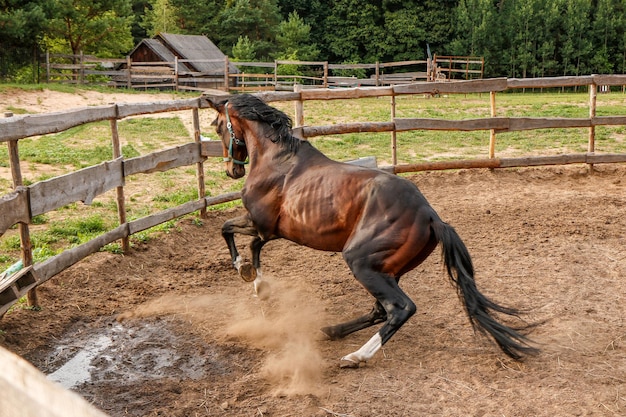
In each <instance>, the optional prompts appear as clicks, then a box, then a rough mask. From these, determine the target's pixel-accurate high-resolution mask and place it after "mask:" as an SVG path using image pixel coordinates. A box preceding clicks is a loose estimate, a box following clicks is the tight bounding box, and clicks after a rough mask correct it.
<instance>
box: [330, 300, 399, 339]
mask: <svg viewBox="0 0 626 417" xmlns="http://www.w3.org/2000/svg"><path fill="white" fill-rule="evenodd" d="M385 321H387V312H386V311H385V309H384V308H383V306H382V305H381V304H380V302H379V301H378V300H377V301H376V304H374V307H373V308H372V311H370V312H369V313H368V314H366V315H364V316H362V317H359V318H356V319H354V320H350V321H347V322H345V323H341V324H337V325H335V326H328V327H324V328H322V331H323V332H324V333H325V334H326V335H327V336H328V337H329V338H330V339H331V340H337V339H341V338H344V337H346V336H347V335H349V334H351V333H354V332H357V331H359V330H363V329H366V328H368V327H371V326H373V325H375V324H378V323H383V322H385Z"/></svg>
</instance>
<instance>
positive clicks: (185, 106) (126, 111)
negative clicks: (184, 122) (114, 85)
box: [117, 98, 200, 118]
mask: <svg viewBox="0 0 626 417" xmlns="http://www.w3.org/2000/svg"><path fill="white" fill-rule="evenodd" d="M199 107H200V99H199V98H191V99H187V100H164V101H155V102H152V103H123V104H122V103H120V104H117V111H118V113H117V114H118V117H119V118H123V117H128V116H136V115H139V114H151V113H162V112H168V111H179V110H191V109H195V108H199Z"/></svg>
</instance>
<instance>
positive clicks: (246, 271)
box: [239, 263, 256, 282]
mask: <svg viewBox="0 0 626 417" xmlns="http://www.w3.org/2000/svg"><path fill="white" fill-rule="evenodd" d="M239 275H241V278H243V280H244V281H246V282H252V281H254V280H255V279H256V268H255V267H254V266H252V264H249V263H245V264H243V265H241V267H240V268H239Z"/></svg>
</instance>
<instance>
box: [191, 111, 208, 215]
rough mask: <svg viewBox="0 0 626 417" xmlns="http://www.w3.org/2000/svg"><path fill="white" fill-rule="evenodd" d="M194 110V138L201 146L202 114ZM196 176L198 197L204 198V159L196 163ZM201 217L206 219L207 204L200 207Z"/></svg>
mask: <svg viewBox="0 0 626 417" xmlns="http://www.w3.org/2000/svg"><path fill="white" fill-rule="evenodd" d="M192 111H193V117H192V118H193V140H194V142H196V143H197V144H198V146H200V115H199V112H198V108H197V107H194V109H193V110H192ZM196 177H197V180H198V198H199V199H200V198H204V197H205V195H206V188H205V185H204V163H203V162H202V161H200V162H197V163H196ZM200 217H201V218H203V219H206V206H204V207H202V208H201V209H200Z"/></svg>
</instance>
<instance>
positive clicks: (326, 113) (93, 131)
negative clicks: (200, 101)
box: [0, 84, 626, 271]
mask: <svg viewBox="0 0 626 417" xmlns="http://www.w3.org/2000/svg"><path fill="white" fill-rule="evenodd" d="M44 87H45V88H47V89H54V90H56V91H62V92H71V93H73V94H81V93H82V91H83V90H84V89H81V88H77V87H74V86H64V85H53V84H50V85H45V86H28V87H23V88H24V89H31V90H43V88H44ZM17 88H22V86H20V87H18V86H12V85H0V92H1V91H6V90H7V89H17ZM93 89H94V90H97V91H102V92H113V93H114V94H116V95H120V94H125V93H122V92H120V90H109V89H106V88H102V87H96V88H93ZM128 94H133V93H132V92H131V93H128ZM188 96H190V95H187V96H184V95H183V96H181V98H183V97H188ZM194 96H196V95H194ZM390 102H391V100H390V98H389V97H381V98H367V99H361V100H334V101H310V102H306V103H304V117H305V125H309V126H315V125H333V124H339V123H349V122H363V121H369V122H386V121H390V120H391V105H390ZM272 105H273V106H275V107H278V108H280V109H281V110H283V111H285V112H286V113H287V114H289V115H290V116H292V117H293V116H294V103H293V102H284V103H279V102H276V103H272ZM496 107H497V108H496V114H497V116H502V117H575V118H579V117H583V118H586V117H588V116H589V96H588V94H587V93H558V92H550V93H543V94H541V93H524V94H522V93H498V94H497V95H496ZM7 108H8V107H7ZM11 111H13V112H14V113H16V114H18V113H20V114H22V113H25V112H26V110H25V109H21V108H20V106H19V103H18V104H15V105H12V106H11ZM204 111H208V110H202V112H204ZM596 113H597V115H598V116H609V115H626V95H625V94H622V93H611V94H601V95H598V97H597V112H596ZM489 116H490V99H489V94H466V95H448V96H440V97H426V96H398V97H396V117H398V118H441V119H455V120H462V119H474V118H484V117H489ZM209 119H210V120H212V117H209ZM201 127H202V129H203V132H205V134H209V135H211V136H212V137H215V135H214V134H213V131H214V130H213V127H211V126H209V125H208V123H206V126H205V125H203V126H201ZM118 131H119V134H120V138H121V142H122V145H123V154H124V156H125V157H126V158H129V157H134V156H138V155H145V154H147V153H150V152H154V151H156V150H160V149H164V148H168V147H171V146H176V145H179V144H184V143H188V142H190V141H191V140H192V138H191V137H190V134H189V132H188V130H187V128H186V127H185V126H184V125H183V123H182V122H181V119H180V118H178V117H166V118H150V117H137V118H129V119H124V120H120V121H119V123H118ZM489 135H490V133H489V131H475V132H445V131H411V132H399V133H398V134H397V135H396V140H397V154H398V162H399V163H418V162H423V161H437V160H447V159H458V158H484V157H487V156H488V146H489ZM587 140H588V129H543V130H535V131H522V132H511V133H498V134H497V136H496V156H501V157H509V156H527V155H541V154H557V153H571V152H584V151H586V149H587ZM625 140H626V127H625V126H608V127H598V128H596V150H597V151H598V152H621V153H623V152H626V143H625ZM310 141H311V142H312V143H313V144H314V145H315V146H316V147H318V148H319V149H320V150H322V151H323V152H324V153H326V154H327V155H328V156H329V157H331V158H333V159H337V160H350V159H356V158H359V157H365V156H375V157H376V158H377V160H378V163H379V164H380V165H388V164H391V133H361V134H346V135H334V136H329V137H318V138H311V139H310ZM19 152H20V158H21V160H22V161H23V162H22V163H23V166H25V167H28V173H26V174H25V175H24V181H25V183H26V184H29V183H34V182H37V181H42V180H45V179H49V178H52V177H55V176H58V175H61V174H64V173H67V172H71V171H75V170H77V169H80V168H84V167H86V166H92V165H96V164H99V163H101V162H103V161H107V160H110V159H111V157H112V151H111V132H110V125H109V123H108V122H97V123H90V124H87V125H84V126H79V127H75V128H72V129H69V130H67V131H65V132H61V133H58V134H55V135H46V136H43V137H40V138H29V139H24V140H20V142H19ZM0 167H8V154H7V148H6V147H0ZM248 168H249V167H248ZM243 182H244V180H243V179H240V180H232V179H230V178H227V177H226V175H225V174H224V167H223V163H222V161H221V158H211V159H208V160H207V161H206V162H205V185H206V189H207V194H208V195H210V196H215V195H220V194H223V193H227V192H232V191H238V190H240V189H241V187H242V184H243ZM196 187H197V186H196V178H195V167H194V166H190V167H181V168H176V169H173V170H170V171H167V172H158V173H153V174H147V175H144V174H137V175H133V176H130V177H127V178H126V181H125V187H124V193H125V201H126V216H127V220H129V221H130V220H135V219H138V218H141V217H145V216H147V215H150V214H152V213H155V212H157V211H160V210H165V209H167V208H170V207H175V206H177V205H180V204H183V203H186V202H188V201H190V200H195V199H196V198H197V190H196ZM11 189H12V182H11V181H10V179H7V178H0V195H4V194H6V193H7V192H9V191H10V190H11ZM240 205H241V203H240V202H238V201H235V202H229V203H224V204H219V205H216V206H213V207H210V208H209V210H222V209H227V208H231V207H237V206H240ZM118 222H119V220H118V215H117V205H116V195H115V190H111V191H109V192H107V193H105V194H103V195H101V196H98V197H97V198H96V199H95V200H94V201H93V203H92V205H91V206H85V205H84V204H82V203H73V204H70V205H68V206H66V207H63V208H61V209H58V210H55V211H53V212H51V213H46V214H44V215H41V216H37V217H35V219H33V225H32V226H31V240H32V242H33V244H34V247H35V250H36V253H37V259H39V260H42V259H44V258H45V257H49V256H53V255H54V254H57V253H59V252H60V251H62V250H63V249H65V248H68V247H71V246H74V245H77V244H80V243H83V242H85V241H88V240H89V239H92V238H93V237H95V236H97V235H99V234H102V233H104V232H106V231H107V230H110V229H112V228H113V227H115V226H116V225H117V224H118ZM175 228H176V221H171V222H167V223H165V224H163V225H159V226H156V227H154V228H152V229H149V230H146V231H143V232H140V233H136V234H135V235H133V236H132V238H131V242H133V244H138V243H141V242H146V241H148V240H150V238H151V236H152V235H154V234H155V233H168V232H169V231H171V230H173V229H175ZM19 247H20V242H19V238H18V237H17V230H16V228H14V229H13V230H10V231H9V232H7V233H6V234H5V235H4V236H3V237H1V238H0V271H2V270H4V269H5V268H6V267H7V266H8V265H11V264H12V263H14V262H15V261H17V260H18V259H19V256H20V254H19ZM104 250H108V251H111V252H115V253H118V252H120V251H121V248H120V246H119V244H118V243H112V244H110V245H107V246H106V247H105V248H104Z"/></svg>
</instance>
